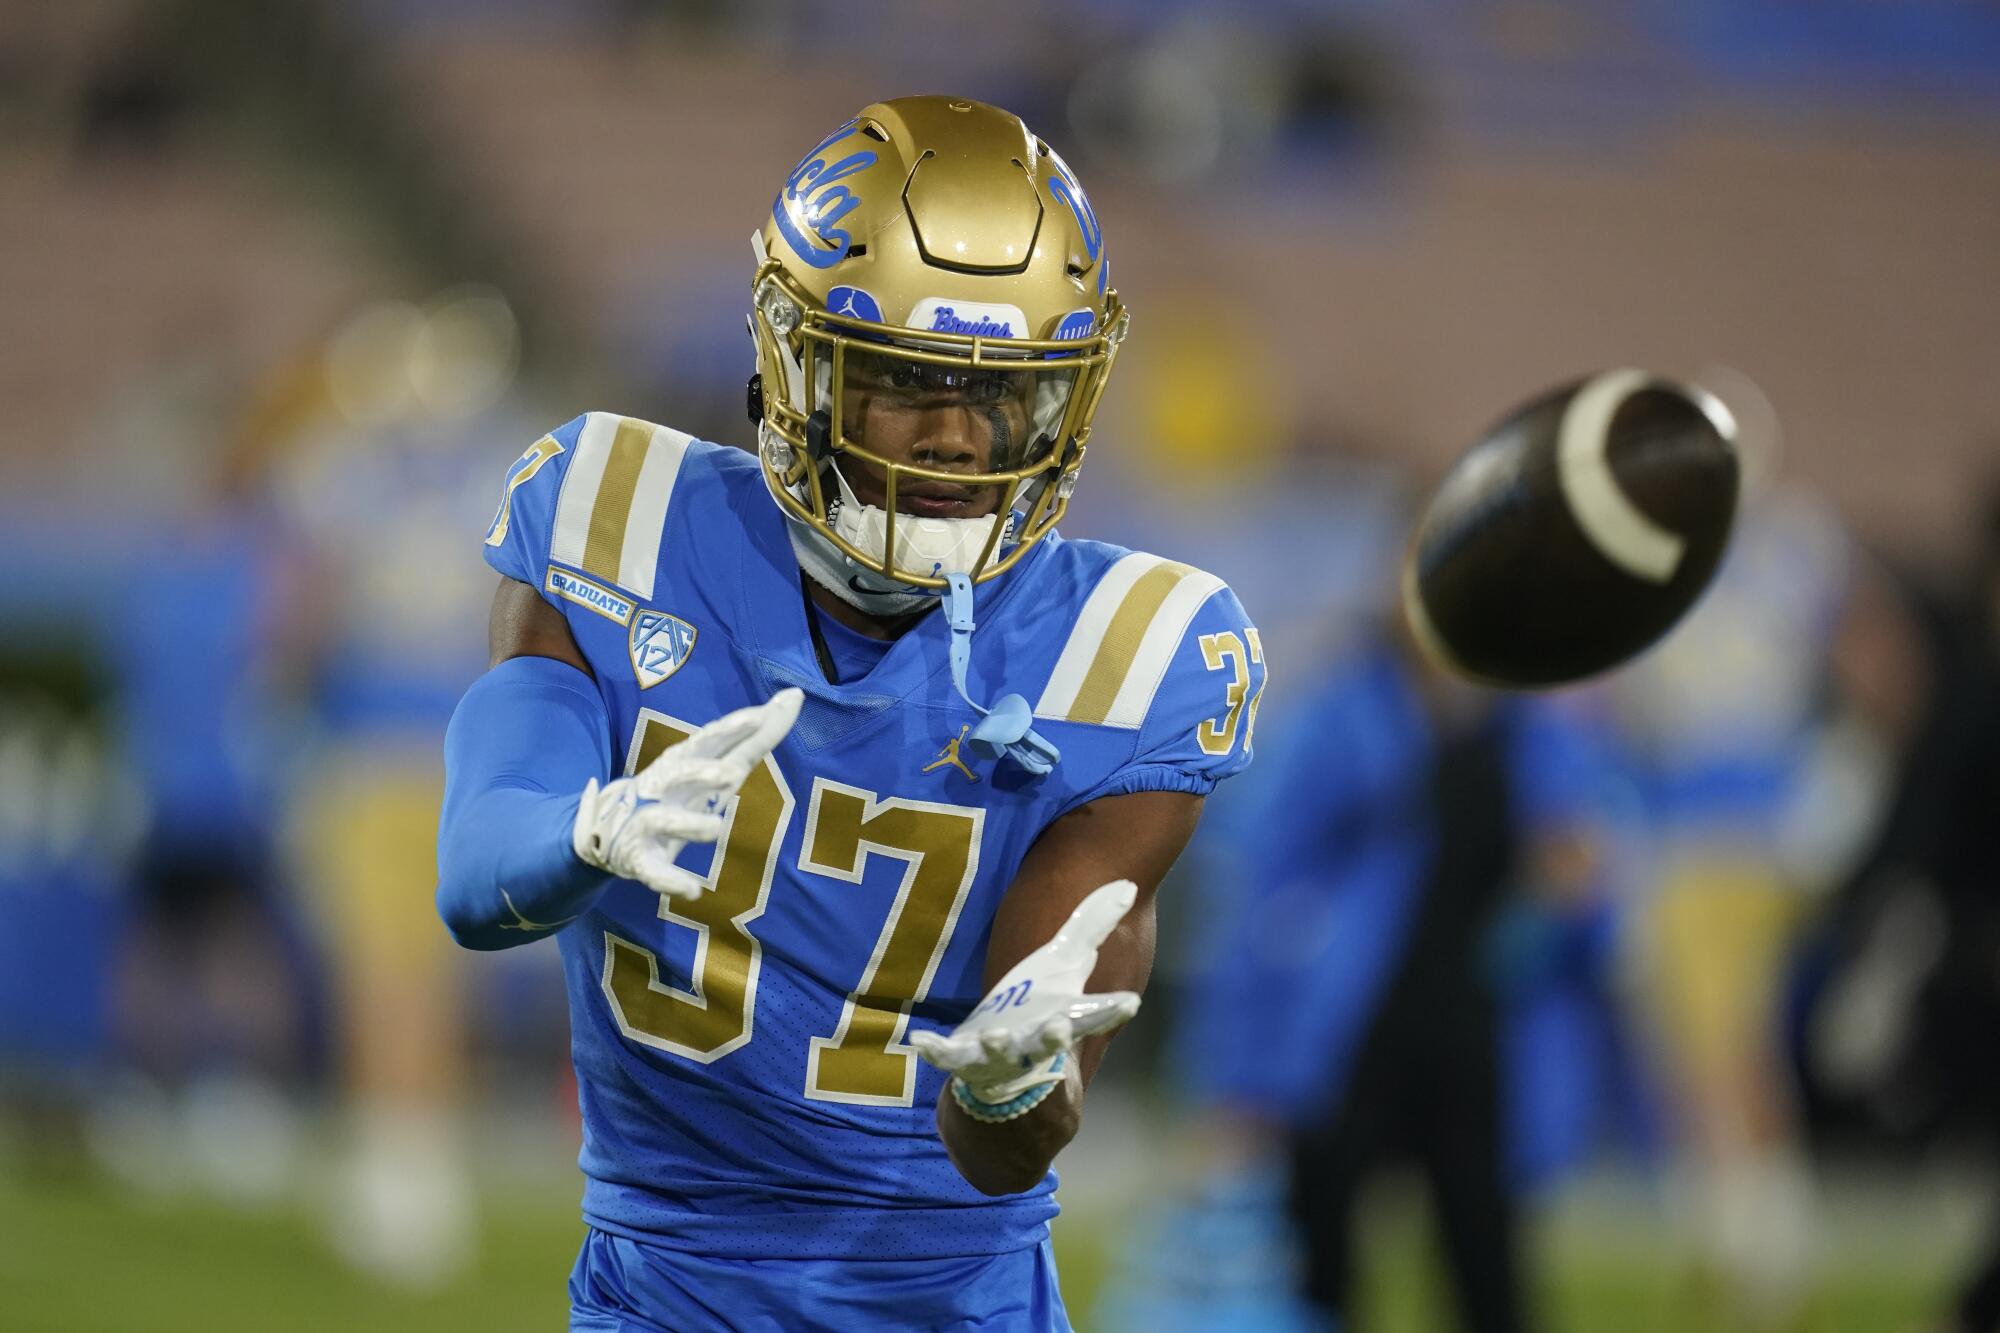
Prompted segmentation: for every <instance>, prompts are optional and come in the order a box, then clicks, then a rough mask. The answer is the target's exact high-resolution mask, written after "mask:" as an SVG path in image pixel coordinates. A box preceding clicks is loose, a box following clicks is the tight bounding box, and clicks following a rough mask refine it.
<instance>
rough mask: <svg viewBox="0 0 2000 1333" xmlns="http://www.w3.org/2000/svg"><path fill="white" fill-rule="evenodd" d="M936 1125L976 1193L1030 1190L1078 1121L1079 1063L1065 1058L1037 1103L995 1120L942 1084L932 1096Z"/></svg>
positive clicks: (1080, 1094) (953, 1160)
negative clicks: (1054, 1083) (981, 1116)
mask: <svg viewBox="0 0 2000 1333" xmlns="http://www.w3.org/2000/svg"><path fill="white" fill-rule="evenodd" d="M937 1124H938V1137H939V1138H941V1139H943V1140H944V1147H945V1152H946V1153H948V1154H949V1155H950V1157H951V1164H952V1165H953V1166H955V1167H957V1168H958V1173H959V1174H960V1175H962V1176H964V1177H965V1179H966V1180H967V1182H969V1183H970V1184H971V1186H972V1187H973V1188H974V1189H976V1190H978V1191H979V1192H980V1193H981V1194H993V1195H1000V1194H1020V1193H1023V1192H1024V1191H1027V1190H1031V1189H1033V1188H1034V1187H1035V1186H1036V1185H1038V1184H1040V1183H1041V1180H1042V1177H1043V1176H1045V1175H1047V1174H1048V1170H1049V1167H1050V1166H1051V1165H1052V1164H1053V1163H1054V1162H1055V1159H1056V1154H1057V1153H1059V1152H1061V1151H1062V1150H1063V1148H1065V1147H1066V1146H1068V1144H1069V1141H1070V1140H1071V1139H1073V1138H1075V1137H1076V1131H1077V1130H1078V1129H1079V1128H1080V1127H1081V1126H1082V1124H1083V1075H1082V1069H1081V1065H1080V1062H1078V1061H1076V1060H1071V1061H1070V1062H1069V1064H1068V1068H1067V1069H1066V1071H1065V1075H1064V1078H1063V1081H1062V1083H1061V1085H1060V1086H1058V1087H1057V1089H1056V1090H1055V1091H1054V1092H1053V1093H1051V1094H1049V1096H1048V1097H1047V1098H1045V1099H1044V1100H1043V1101H1042V1103H1041V1105H1039V1106H1037V1107H1035V1108H1034V1109H1033V1110H1032V1111H1029V1112H1028V1113H1027V1114H1026V1115H1023V1116H1020V1117H1018V1118H1016V1119H1013V1120H1006V1121H1002V1122H1000V1123H998V1124H991V1123H988V1122H986V1121H982V1120H975V1119H973V1118H972V1117H971V1116H970V1115H967V1114H966V1113H965V1110H964V1109H963V1108H962V1107H960V1106H959V1104H958V1099H957V1098H956V1097H954V1096H952V1092H951V1086H950V1084H949V1083H947V1084H946V1085H945V1088H944V1091H943V1093H942V1094H941V1095H940V1096H939V1097H938V1106H937Z"/></svg>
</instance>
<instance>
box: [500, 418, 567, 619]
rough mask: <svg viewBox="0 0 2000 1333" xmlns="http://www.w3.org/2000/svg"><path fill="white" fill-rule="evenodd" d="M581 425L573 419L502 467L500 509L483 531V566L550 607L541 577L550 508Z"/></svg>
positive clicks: (550, 535) (552, 515) (550, 530)
mask: <svg viewBox="0 0 2000 1333" xmlns="http://www.w3.org/2000/svg"><path fill="white" fill-rule="evenodd" d="M587 420H588V417H587V416H582V417H577V418H576V419H575V420H574V421H569V422H565V423H564V424H563V425H561V426H558V427H556V428H555V429H554V430H552V431H550V432H549V433H548V434H547V435H544V436H542V438H541V439H539V440H536V441H535V442H534V443H533V444H531V445H529V446H528V448H527V450H526V451H525V452H524V453H522V454H521V456H520V457H518V458H516V459H515V460H514V461H513V462H511V463H509V464H508V465H507V476H506V480H505V481H504V482H503V483H502V484H501V489H500V507H499V509H498V510H497V511H495V513H494V515H493V522H492V524H491V525H490V526H488V528H487V529H486V563H487V564H489V565H491V566H493V568H494V569H496V570H498V571H499V572H500V573H502V574H504V575H506V576H507V577H508V578H510V579H516V580H519V581H520V582H522V583H525V584H527V585H528V586H529V587H531V588H534V589H535V590H536V591H538V592H540V593H541V594H542V596H543V597H544V598H546V599H548V601H549V602H550V603H551V604H552V605H553V604H555V598H554V596H553V595H552V594H551V593H550V592H549V591H548V590H547V588H546V587H545V585H544V578H543V576H544V573H545V572H546V570H547V569H548V565H549V548H550V545H551V544H552V542H553V540H554V534H555V519H556V503H557V500H558V499H559V497H560V496H561V494H562V488H563V478H564V476H565V475H567V473H568V470H569V465H570V462H571V461H572V460H573V459H574V458H575V457H576V451H577V442H578V440H579V439H580V438H581V437H582V435H583V427H584V423H585V422H586V421H587Z"/></svg>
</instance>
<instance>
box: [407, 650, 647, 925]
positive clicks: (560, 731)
mask: <svg viewBox="0 0 2000 1333" xmlns="http://www.w3.org/2000/svg"><path fill="white" fill-rule="evenodd" d="M609 764H610V750H609V740H608V728H607V725H606V723H605V718H604V705H603V701H602V699H601V698H600V697H599V696H598V694H597V692H596V687H595V686H594V685H593V684H592V683H591V682H590V680H589V679H588V678H587V677H585V676H584V675H583V674H582V673H581V672H579V671H576V670H575V669H574V668H572V667H568V666H564V665H562V664H561V663H557V662H553V661H550V660H549V659H546V658H516V659H514V660H512V661H508V662H503V663H501V664H500V665H499V666H497V667H495V668H494V669H493V670H492V671H490V672H488V673H487V674H486V675H484V676H482V677H480V679H479V680H478V681H476V682H474V683H473V686H472V688H471V689H470V690H468V691H467V692H466V696H465V698H464V699H463V700H462V701H461V702H460V704H459V706H458V710H457V711H456V712H455V713H454V714H453V715H452V720H451V726H450V728H449V730H448V731H447V732H446V734H445V800H444V811H443V815H442V818H441V819H440V821H439V826H438V888H437V905H438V914H439V915H440V916H441V917H443V918H444V922H445V925H446V926H448V927H449V928H450V930H451V933H452V937H453V938H454V939H456V940H457V941H458V942H459V943H460V944H462V945H464V946H465V947H467V948H470V949H504V948H509V947H511V946H513V945H516V944H526V943H528V942H530V941H532V940H536V939H539V938H541V937H542V936H543V935H546V934H548V933H549V932H550V931H552V930H554V929H555V928H557V927H558V926H561V925H562V924H563V923H564V922H566V921H568V920H570V919H571V918H573V917H575V916H576V915H577V914H578V913H580V912H582V911H584V910H585V909H586V908H588V907H589V905H590V902H591V900H592V899H594V898H595V897H596V896H597V894H598V893H599V892H600V891H601V890H602V889H603V887H604V885H605V883H606V882H607V881H608V877H607V876H606V875H605V874H604V872H602V871H600V870H597V869H595V868H594V867H591V866H588V865H586V864H584V862H583V861H581V860H580V859H578V857H577V855H576V853H575V851H574V849H573V847H572V839H571V831H572V829H573V828H574V826H575V823H576V811H577V797H578V795H579V793H580V792H581V791H582V788H583V786H584V784H585V783H586V782H588V781H589V780H590V779H591V778H592V777H602V776H603V775H604V773H605V772H606V770H607V769H608V767H609Z"/></svg>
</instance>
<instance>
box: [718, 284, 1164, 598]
mask: <svg viewBox="0 0 2000 1333" xmlns="http://www.w3.org/2000/svg"><path fill="white" fill-rule="evenodd" d="M754 291H755V294H756V301H755V310H754V313H753V315H752V317H751V331H752V334H753V336H754V337H755V339H756V342H757V353H758V358H757V359H758V366H759V372H760V375H761V386H762V387H761V391H762V398H763V404H762V406H763V417H762V422H761V428H760V431H759V445H760V449H759V452H760V456H761V458H762V461H763V464H764V469H765V473H766V477H767V479H768V480H769V482H770V483H771V491H772V494H773V495H774V496H775V497H776V498H777V500H778V503H779V505H780V506H781V507H782V508H783V509H784V510H785V512H786V513H787V514H788V515H789V516H790V517H791V518H793V519H794V520H795V521H797V522H800V523H803V524H805V525H807V526H808V527H809V528H811V529H813V530H814V531H815V532H816V533H817V534H818V535H819V536H821V537H823V538H824V539H825V540H827V541H828V542H830V543H831V544H832V545H833V546H834V547H835V548H837V549H838V551H839V552H840V554H841V555H842V556H844V557H845V558H846V559H847V560H848V561H850V562H852V563H853V564H855V565H856V566H858V567H859V568H860V569H862V570H866V571H870V572H873V573H875V574H878V575H880V576H882V577H883V578H886V579H888V580H891V581H892V582H893V583H894V584H898V585H902V586H903V587H904V588H906V589H907V588H912V587H914V588H924V589H938V588H942V587H943V586H944V585H945V582H946V576H947V575H949V574H954V573H963V574H966V575H968V576H969V577H971V578H972V579H973V580H974V581H975V582H977V581H982V580H985V579H990V578H994V577H996V576H998V575H1000V574H1002V573H1004V572H1006V571H1007V570H1008V569H1010V568H1012V566H1013V565H1014V564H1015V563H1016V562H1017V561H1019V560H1020V559H1021V558H1022V557H1023V556H1024V555H1026V553H1027V552H1028V550H1029V549H1030V548H1031V547H1032V546H1033V544H1034V543H1035V542H1036V541H1038V540H1040V539H1041V538H1042V537H1043V536H1045V535H1046V534H1047V533H1048V532H1049V531H1051V530H1052V529H1053V528H1054V527H1055V525H1056V523H1057V521H1058V520H1059V519H1060V518H1061V517H1062V514H1063V511H1064V510H1065V508H1067V506H1068V502H1069V496H1070V492H1071V490H1072V489H1073V487H1074V486H1075V481H1076V474H1077V469H1078V468H1079V466H1080V465H1081V463H1082V461H1083V454H1084V446H1085V443H1086V442H1087V440H1088V438H1089V434H1090V420H1091V417H1092V416H1093V414H1094V412H1095V410H1096V407H1097V403H1098V401H1099V399H1100V398H1101V397H1102V395H1103V392H1104V384H1105V380H1106V378H1107V376H1108V375H1109V373H1110V369H1111V364H1112V362H1113V360H1114V359H1115V358H1116V355H1117V348H1118V344H1119V342H1120V341H1121V340H1122V338H1123V336H1124V331H1125V327H1126V321H1125V317H1124V314H1123V311H1122V309H1120V308H1119V307H1118V305H1117V295H1116V293H1110V294H1109V296H1108V301H1109V313H1110V317H1109V318H1107V319H1106V320H1105V321H1104V322H1103V324H1102V325H1101V326H1100V327H1101V329H1102V331H1101V332H1097V333H1094V334H1092V335H1089V336H1085V337H1081V338H1074V339H1062V340H1057V339H1030V338H1011V337H986V336H982V335H979V334H962V333H944V332H932V331H922V332H919V331H915V330H911V329H907V328H899V327H896V326H892V325H887V324H880V323H874V322H871V321H869V320H865V319H861V318H857V317H854V316H851V315H836V314H833V313H831V312H828V311H825V310H822V309H818V308H816V307H815V303H814V302H813V301H812V300H811V299H810V298H809V297H807V296H806V294H805V293H804V292H802V291H800V290H799V289H798V288H797V287H796V285H795V284H793V283H792V282H791V281H790V280H789V277H788V275H787V274H786V273H785V272H784V270H783V268H782V266H781V265H780V264H778V263H777V262H776V261H775V260H772V259H767V260H766V261H765V262H764V263H763V264H762V265H761V266H760V269H759V272H758V276H757V279H756V285H755V288H754ZM940 414H941V415H940ZM920 415H921V416H924V417H926V418H927V419H928V421H929V423H930V424H929V426H928V427H926V428H924V429H918V428H917V427H915V426H914V425H913V424H912V418H913V417H915V416H920ZM903 433H909V434H910V435H911V436H912V438H910V439H909V440H908V441H907V442H905V441H900V440H896V439H894V438H893V437H894V436H896V435H898V434H903ZM908 508H915V509H918V510H922V509H926V508H929V509H934V510H935V511H936V513H934V514H925V513H922V512H904V511H905V510H906V509H908Z"/></svg>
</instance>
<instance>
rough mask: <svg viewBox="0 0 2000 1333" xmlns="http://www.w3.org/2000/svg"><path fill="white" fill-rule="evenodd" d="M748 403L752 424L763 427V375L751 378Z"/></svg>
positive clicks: (747, 396)
mask: <svg viewBox="0 0 2000 1333" xmlns="http://www.w3.org/2000/svg"><path fill="white" fill-rule="evenodd" d="M746 401H747V405H748V407H749V409H750V422H751V424H752V425H762V424H763V421H764V377H763V376H762V375H752V376H751V377H750V384H749V389H748V393H747V395H746Z"/></svg>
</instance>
